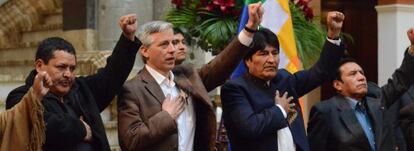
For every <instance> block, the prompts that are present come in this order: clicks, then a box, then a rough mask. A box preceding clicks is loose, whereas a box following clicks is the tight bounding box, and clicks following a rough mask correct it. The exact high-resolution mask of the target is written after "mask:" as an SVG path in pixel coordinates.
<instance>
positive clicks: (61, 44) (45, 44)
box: [35, 37, 76, 64]
mask: <svg viewBox="0 0 414 151" xmlns="http://www.w3.org/2000/svg"><path fill="white" fill-rule="evenodd" d="M57 50H59V51H65V52H67V53H70V54H73V55H74V56H75V57H76V52H75V48H73V46H72V44H70V43H69V42H68V41H66V40H65V39H62V38H59V37H50V38H47V39H45V40H43V41H41V42H40V44H39V47H37V51H36V58H35V60H37V59H42V60H43V62H44V63H45V64H47V63H48V62H49V60H50V59H51V58H53V56H54V52H55V51H57Z"/></svg>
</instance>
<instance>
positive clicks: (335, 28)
mask: <svg viewBox="0 0 414 151" xmlns="http://www.w3.org/2000/svg"><path fill="white" fill-rule="evenodd" d="M344 19H345V15H344V14H342V13H341V12H337V11H333V12H329V13H328V16H327V18H326V20H327V25H328V37H329V38H331V39H336V38H339V34H340V33H341V29H342V25H343V23H344Z"/></svg>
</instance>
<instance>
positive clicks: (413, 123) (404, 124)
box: [399, 86, 414, 151]
mask: <svg viewBox="0 0 414 151" xmlns="http://www.w3.org/2000/svg"><path fill="white" fill-rule="evenodd" d="M400 101H401V102H402V103H403V105H404V107H403V108H402V109H401V110H400V111H399V124H400V125H401V129H402V131H403V134H404V136H405V140H406V144H407V150H408V151H412V150H414V103H413V101H414V86H411V88H410V89H409V90H408V91H407V93H405V94H404V95H403V96H402V97H401V99H400Z"/></svg>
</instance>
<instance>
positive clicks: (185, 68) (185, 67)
mask: <svg viewBox="0 0 414 151" xmlns="http://www.w3.org/2000/svg"><path fill="white" fill-rule="evenodd" d="M172 72H173V73H174V75H185V76H187V77H188V76H190V75H193V74H195V73H197V69H196V68H195V67H194V65H193V64H191V63H185V64H181V65H178V66H175V67H174V68H173V69H172Z"/></svg>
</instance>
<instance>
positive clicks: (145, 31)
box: [137, 21, 173, 46]
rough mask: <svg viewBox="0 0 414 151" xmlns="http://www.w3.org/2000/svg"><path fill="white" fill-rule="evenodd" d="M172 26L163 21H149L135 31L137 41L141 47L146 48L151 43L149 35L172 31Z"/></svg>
mask: <svg viewBox="0 0 414 151" xmlns="http://www.w3.org/2000/svg"><path fill="white" fill-rule="evenodd" d="M172 28H173V25H172V24H171V23H169V22H165V21H151V22H147V23H145V24H143V25H142V26H141V27H139V29H138V31H137V35H138V39H139V40H140V41H141V42H142V45H145V46H148V45H150V44H151V43H152V38H151V36H150V35H151V34H154V33H159V32H163V31H166V30H168V29H172Z"/></svg>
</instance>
